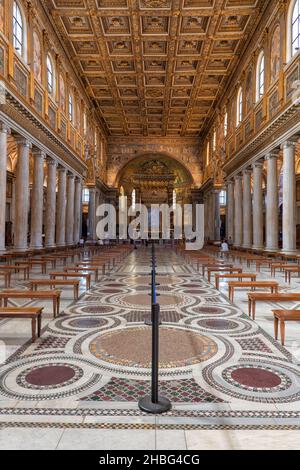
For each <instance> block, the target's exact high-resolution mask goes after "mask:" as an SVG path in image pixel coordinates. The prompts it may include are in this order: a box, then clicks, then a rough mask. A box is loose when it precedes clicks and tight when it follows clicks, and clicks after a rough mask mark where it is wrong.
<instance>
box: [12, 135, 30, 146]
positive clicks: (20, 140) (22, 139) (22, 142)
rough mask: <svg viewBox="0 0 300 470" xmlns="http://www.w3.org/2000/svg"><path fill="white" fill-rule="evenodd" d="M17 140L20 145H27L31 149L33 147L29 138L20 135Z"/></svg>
mask: <svg viewBox="0 0 300 470" xmlns="http://www.w3.org/2000/svg"><path fill="white" fill-rule="evenodd" d="M15 140H16V143H17V144H18V145H19V146H20V147H27V148H29V149H32V143H31V142H30V141H29V140H28V139H26V137H23V136H21V135H20V136H17V137H16V139H15Z"/></svg>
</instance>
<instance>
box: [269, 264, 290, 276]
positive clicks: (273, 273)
mask: <svg viewBox="0 0 300 470" xmlns="http://www.w3.org/2000/svg"><path fill="white" fill-rule="evenodd" d="M286 267H287V262H281V263H273V264H272V265H271V276H272V277H276V271H277V270H278V269H279V270H280V271H282V272H283V269H284V268H286Z"/></svg>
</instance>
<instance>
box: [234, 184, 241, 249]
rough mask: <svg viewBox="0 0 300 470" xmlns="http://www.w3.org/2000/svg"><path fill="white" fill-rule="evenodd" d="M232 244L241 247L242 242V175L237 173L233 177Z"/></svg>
mask: <svg viewBox="0 0 300 470" xmlns="http://www.w3.org/2000/svg"><path fill="white" fill-rule="evenodd" d="M234 181H235V185H234V245H235V246H237V247H241V246H242V244H243V177H242V175H237V176H236V177H235V178H234Z"/></svg>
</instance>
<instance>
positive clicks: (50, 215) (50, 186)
mask: <svg viewBox="0 0 300 470" xmlns="http://www.w3.org/2000/svg"><path fill="white" fill-rule="evenodd" d="M56 168H57V164H56V162H55V160H53V159H52V158H47V175H48V176H47V196H46V197H47V200H46V215H45V247H46V248H54V247H55V226H56V225H55V220H56Z"/></svg>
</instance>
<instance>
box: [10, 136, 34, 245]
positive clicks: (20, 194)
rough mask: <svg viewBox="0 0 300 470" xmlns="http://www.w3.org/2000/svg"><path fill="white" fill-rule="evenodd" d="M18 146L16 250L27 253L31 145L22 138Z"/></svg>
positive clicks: (19, 139)
mask: <svg viewBox="0 0 300 470" xmlns="http://www.w3.org/2000/svg"><path fill="white" fill-rule="evenodd" d="M17 144H18V161H17V168H16V200H15V227H14V249H15V250H16V251H25V250H27V249H28V212H29V151H30V149H31V143H30V142H29V141H28V140H27V139H25V138H22V137H21V138H18V139H17Z"/></svg>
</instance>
